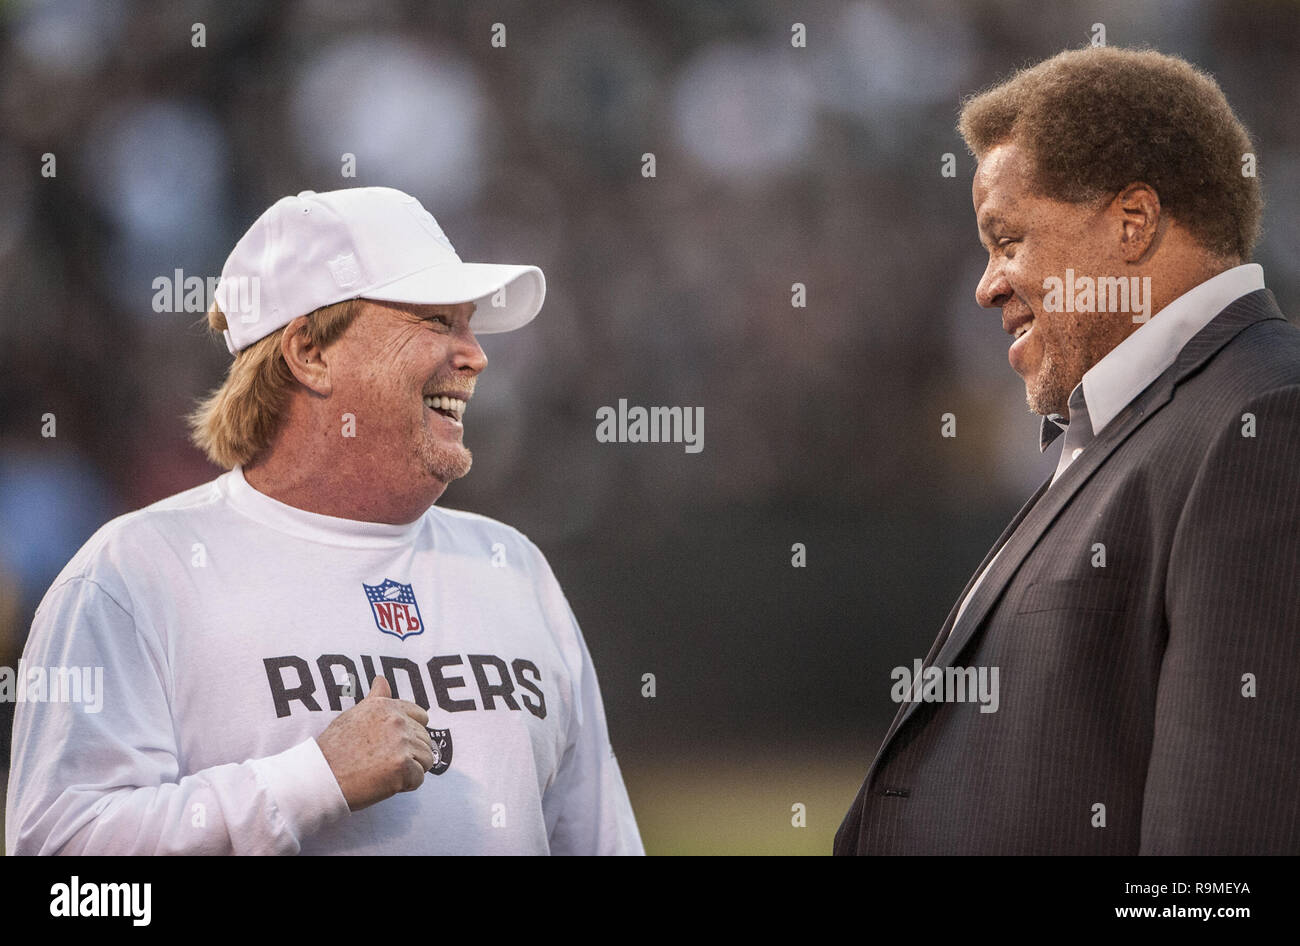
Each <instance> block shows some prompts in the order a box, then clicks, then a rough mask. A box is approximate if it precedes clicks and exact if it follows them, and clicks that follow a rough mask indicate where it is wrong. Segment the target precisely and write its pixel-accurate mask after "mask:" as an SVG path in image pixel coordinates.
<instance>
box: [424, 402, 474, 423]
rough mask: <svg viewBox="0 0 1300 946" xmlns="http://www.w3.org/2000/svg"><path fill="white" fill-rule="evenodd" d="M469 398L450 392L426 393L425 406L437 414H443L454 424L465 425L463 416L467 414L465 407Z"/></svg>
mask: <svg viewBox="0 0 1300 946" xmlns="http://www.w3.org/2000/svg"><path fill="white" fill-rule="evenodd" d="M467 400H468V399H461V398H458V397H454V396H452V395H450V394H426V395H424V406H425V407H426V408H428V409H429V410H431V411H433V412H434V413H435V414H441V415H442V416H443V417H445V418H446V419H447V420H448V421H449V422H450V423H451V424H452V425H453V426H455V427H462V426H464V425H463V424H462V422H461V418H463V417H464V416H465V408H466V407H467V406H468V405H467Z"/></svg>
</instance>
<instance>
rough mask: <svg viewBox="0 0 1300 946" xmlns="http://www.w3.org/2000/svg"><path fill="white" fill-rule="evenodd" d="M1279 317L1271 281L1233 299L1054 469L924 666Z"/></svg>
mask: <svg viewBox="0 0 1300 946" xmlns="http://www.w3.org/2000/svg"><path fill="white" fill-rule="evenodd" d="M1273 318H1276V319H1284V318H1285V316H1283V315H1282V313H1281V311H1280V310H1279V309H1278V307H1277V302H1276V300H1275V299H1274V298H1273V294H1272V293H1271V292H1269V291H1268V290H1267V289H1261V290H1259V291H1257V292H1252V293H1250V294H1248V295H1245V296H1242V297H1241V298H1240V299H1238V300H1236V301H1235V302H1233V303H1232V304H1231V305H1229V306H1228V307H1227V308H1226V309H1224V310H1223V311H1222V312H1221V313H1219V315H1217V316H1215V318H1214V319H1213V320H1212V321H1211V322H1210V323H1209V324H1208V325H1206V326H1205V328H1203V329H1201V331H1200V332H1198V333H1197V334H1196V335H1195V336H1193V337H1192V339H1191V340H1190V341H1189V342H1188V343H1187V344H1186V345H1184V346H1183V349H1182V351H1181V352H1179V355H1178V358H1177V359H1176V360H1175V361H1174V364H1172V365H1170V366H1169V368H1168V369H1167V370H1166V371H1165V372H1164V373H1163V374H1161V375H1160V377H1158V378H1157V379H1156V380H1155V381H1153V382H1152V383H1151V384H1150V385H1149V386H1148V387H1147V388H1146V389H1145V390H1144V391H1143V392H1142V393H1141V394H1139V395H1138V396H1137V397H1136V398H1134V399H1133V400H1132V401H1131V402H1130V403H1129V404H1128V405H1127V406H1126V407H1125V408H1124V409H1123V410H1122V411H1120V413H1119V415H1118V416H1116V417H1115V419H1114V420H1112V421H1111V422H1110V423H1109V424H1107V425H1106V429H1105V430H1103V431H1102V433H1101V435H1100V436H1098V437H1097V438H1096V439H1094V440H1093V441H1092V443H1090V444H1089V445H1088V447H1087V449H1085V450H1084V451H1083V453H1081V454H1080V455H1079V458H1078V459H1077V460H1075V461H1074V462H1073V463H1071V464H1070V466H1069V467H1068V468H1067V469H1066V471H1065V472H1064V473H1062V474H1061V478H1060V479H1059V480H1057V481H1056V484H1055V485H1054V486H1052V485H1051V477H1048V479H1047V481H1046V482H1045V483H1043V485H1042V486H1040V487H1039V488H1038V491H1037V492H1036V493H1034V495H1033V496H1032V497H1031V498H1030V499H1029V501H1028V502H1027V503H1025V505H1024V507H1022V508H1021V510H1020V512H1019V513H1017V514H1016V518H1015V519H1013V520H1012V521H1011V524H1010V525H1009V526H1007V528H1006V529H1005V530H1003V533H1002V535H1001V537H1000V538H999V539H998V541H997V542H996V543H995V544H994V546H993V548H992V549H991V550H990V551H989V553H988V554H987V555H985V556H984V561H983V562H981V563H980V566H979V568H977V569H976V570H975V574H974V575H973V576H971V580H970V581H968V582H967V583H966V588H965V589H964V590H963V591H962V593H961V596H960V597H958V599H957V604H956V605H954V606H953V609H952V611H951V612H950V613H949V615H948V620H947V621H945V622H944V626H943V630H942V631H940V633H939V636H938V638H937V639H936V640H935V643H934V645H933V646H932V647H931V648H930V653H929V654H927V655H926V659H925V661H924V666H926V667H929V666H937V667H940V668H944V667H948V666H950V665H951V664H952V662H953V661H954V660H955V659H956V657H957V655H959V654H960V653H961V651H962V649H963V648H964V647H965V646H966V645H967V643H969V642H970V640H971V638H972V637H973V636H974V635H975V633H976V631H977V630H978V629H979V628H980V627H981V626H982V625H983V623H984V620H985V618H987V617H988V614H989V612H990V611H991V610H992V608H993V606H994V605H995V604H996V603H997V602H998V600H999V599H1000V598H1001V597H1002V594H1003V592H1004V591H1006V588H1007V585H1008V584H1010V582H1011V579H1012V578H1013V577H1014V576H1015V574H1016V572H1017V571H1018V570H1019V568H1020V566H1021V564H1022V563H1023V562H1024V560H1025V558H1026V557H1028V555H1029V553H1030V552H1031V551H1033V549H1034V547H1035V546H1037V545H1038V542H1039V541H1040V540H1041V539H1042V537H1043V535H1044V533H1045V532H1047V529H1048V527H1049V526H1051V524H1052V523H1053V522H1054V521H1055V520H1056V517H1057V516H1058V515H1060V513H1061V510H1063V509H1064V508H1065V507H1066V505H1068V504H1069V502H1070V500H1072V499H1073V498H1074V495H1075V494H1076V493H1077V492H1078V491H1079V489H1080V488H1081V487H1082V486H1083V484H1084V483H1086V482H1087V481H1088V479H1089V478H1090V477H1091V476H1092V474H1093V473H1094V472H1096V470H1097V469H1098V468H1099V467H1100V466H1101V465H1102V464H1103V463H1105V462H1106V461H1107V459H1109V458H1110V455H1111V454H1112V453H1114V452H1115V450H1116V449H1117V448H1118V447H1119V445H1120V444H1122V443H1123V442H1124V441H1125V440H1127V439H1128V438H1129V436H1130V435H1132V433H1133V432H1134V431H1135V430H1137V429H1138V428H1139V427H1141V426H1142V424H1144V423H1146V421H1147V420H1149V419H1150V418H1151V417H1152V416H1153V415H1154V414H1155V413H1156V412H1157V411H1159V410H1160V409H1161V408H1162V407H1163V406H1164V405H1165V404H1167V403H1168V402H1169V400H1170V399H1171V398H1172V397H1173V393H1174V389H1175V388H1176V387H1177V385H1178V384H1179V382H1181V381H1182V380H1184V379H1185V378H1187V377H1188V376H1190V375H1191V374H1192V373H1194V372H1195V371H1197V370H1199V369H1200V368H1201V366H1202V365H1204V364H1205V363H1206V362H1207V361H1209V359H1210V358H1211V357H1213V356H1214V355H1215V354H1216V353H1217V352H1218V351H1219V349H1221V348H1223V346H1224V345H1226V344H1227V343H1228V342H1230V341H1231V340H1232V339H1233V338H1235V337H1236V336H1237V335H1238V334H1239V333H1240V332H1241V331H1242V330H1244V329H1246V328H1247V327H1249V326H1250V325H1253V324H1254V323H1256V322H1259V321H1263V320H1265V319H1273ZM1049 486H1050V487H1051V488H1049ZM999 549H1001V550H1002V553H1001V554H1000V555H998V559H997V561H996V562H995V563H994V565H993V568H992V569H991V570H990V571H989V574H988V576H987V577H986V578H985V579H984V581H983V582H982V583H981V584H980V586H979V588H978V590H976V592H975V594H974V595H973V596H972V598H971V601H970V604H968V605H967V606H966V610H965V612H964V613H963V614H962V616H961V621H959V622H957V625H956V627H953V626H952V625H953V621H954V619H955V617H956V614H957V610H958V607H959V605H960V603H961V601H962V600H963V599H964V598H965V597H966V595H967V594H968V593H969V591H970V587H971V585H972V584H973V583H974V581H975V579H976V577H977V576H978V575H979V574H980V573H981V572H982V571H983V570H984V567H985V566H986V565H987V564H988V562H989V560H990V559H991V558H992V557H993V556H994V555H997V554H998V550H999ZM949 628H951V633H949ZM919 705H920V704H919V703H904V704H903V707H902V709H901V710H900V711H899V712H898V714H897V715H896V716H895V718H894V722H893V723H892V724H891V725H890V727H889V731H888V733H887V734H886V735H885V739H884V741H883V742H882V744H881V746H880V750H879V752H878V753H877V754H876V760H875V762H873V763H872V770H874V769H875V767H876V765H877V764H879V762H880V759H881V757H882V756H883V755H884V753H885V750H886V748H887V747H888V746H889V743H890V741H891V740H892V739H893V737H894V735H895V734H897V732H898V731H899V729H901V728H902V727H903V725H904V724H905V723H906V722H907V720H908V719H909V718H911V716H912V714H913V713H915V712H916V709H917V707H918V706H919ZM868 778H870V773H868Z"/></svg>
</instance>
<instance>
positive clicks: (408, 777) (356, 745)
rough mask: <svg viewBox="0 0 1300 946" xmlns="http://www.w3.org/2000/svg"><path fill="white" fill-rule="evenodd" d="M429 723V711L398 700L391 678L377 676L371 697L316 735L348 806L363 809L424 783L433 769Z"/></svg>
mask: <svg viewBox="0 0 1300 946" xmlns="http://www.w3.org/2000/svg"><path fill="white" fill-rule="evenodd" d="M428 721H429V714H428V713H426V712H425V711H424V710H422V709H421V708H420V707H418V706H416V705H415V704H414V703H412V702H410V701H409V700H395V699H393V698H392V691H391V690H390V689H389V688H388V681H387V680H386V679H385V678H384V677H375V679H374V682H373V683H371V684H370V692H369V693H368V694H366V698H365V699H364V700H362V701H361V702H360V703H358V704H357V705H356V706H354V707H352V708H351V709H349V710H345V711H344V712H343V713H341V714H340V715H339V716H337V717H336V718H335V719H334V721H333V722H332V723H330V724H329V726H327V727H326V729H325V731H324V732H323V733H321V734H320V735H319V736H317V737H316V743H317V745H319V746H320V751H321V754H322V755H324V756H325V761H326V762H328V763H329V764H330V770H331V771H333V773H334V777H335V778H336V779H338V783H339V788H340V789H342V790H343V797H344V798H346V799H347V800H348V807H349V808H351V809H352V810H353V811H360V810H361V809H362V808H367V807H369V806H370V805H373V804H374V803H375V802H378V801H383V800H384V799H385V798H391V797H392V796H393V795H396V794H397V793H398V792H410V791H414V790H415V789H417V788H419V787H420V786H421V785H423V784H424V775H425V773H426V772H428V771H429V769H430V768H432V767H433V744H432V743H431V742H430V741H429V732H428V730H427V729H425V728H424V724H425V723H427V722H428Z"/></svg>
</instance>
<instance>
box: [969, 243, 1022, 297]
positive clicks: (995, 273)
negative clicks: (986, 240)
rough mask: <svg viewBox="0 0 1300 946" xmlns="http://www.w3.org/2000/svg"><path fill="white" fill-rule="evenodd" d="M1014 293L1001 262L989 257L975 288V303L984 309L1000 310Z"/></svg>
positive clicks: (996, 258) (994, 257)
mask: <svg viewBox="0 0 1300 946" xmlns="http://www.w3.org/2000/svg"><path fill="white" fill-rule="evenodd" d="M1014 295H1015V291H1014V290H1013V289H1012V288H1011V282H1010V281H1009V280H1008V279H1007V277H1006V273H1005V271H1004V270H1003V268H1002V261H1001V260H1000V259H999V258H998V257H996V256H992V255H990V256H989V264H988V266H986V267H985V268H984V275H983V276H982V277H981V278H980V281H979V285H977V286H976V287H975V301H976V302H978V303H979V304H980V305H981V306H983V307H984V308H986V309H1000V308H1002V307H1003V306H1004V305H1006V304H1007V303H1008V302H1010V301H1011V298H1012V296H1014Z"/></svg>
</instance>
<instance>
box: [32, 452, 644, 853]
mask: <svg viewBox="0 0 1300 946" xmlns="http://www.w3.org/2000/svg"><path fill="white" fill-rule="evenodd" d="M69 668H78V669H83V668H89V669H90V670H91V671H93V672H91V673H88V674H85V679H86V680H87V681H91V680H93V679H94V673H97V672H98V670H99V669H102V673H103V676H102V679H103V684H102V693H98V694H95V695H94V700H93V702H92V700H91V699H90V695H89V694H88V693H85V692H83V693H80V694H74V693H73V692H71V690H70V688H68V687H67V686H66V685H64V686H63V687H62V692H60V691H59V688H58V687H40V686H26V687H25V692H24V694H23V697H24V698H23V700H22V701H21V702H19V704H18V706H17V709H16V714H15V720H14V739H13V759H12V766H11V769H10V774H9V789H8V803H7V811H6V819H7V824H6V847H7V851H8V853H10V854H23V853H44V854H53V853H86V854H91V853H104V854H123V853H208V854H228V853H235V854H292V853H299V852H301V853H318V854H328V853H346V854H497V853H527V854H545V853H553V854H555V853H587V854H640V853H644V851H643V849H642V846H641V840H640V836H639V834H638V831H637V827H636V822H635V819H634V817H633V814H632V809H631V805H630V803H629V801H628V797H627V793H626V790H625V788H624V785H623V780H622V776H621V774H620V772H619V769H618V764H617V762H616V760H615V758H614V755H613V752H612V750H611V748H610V745H609V738H608V734H607V730H606V725H605V716H604V710H603V706H602V702H601V696H600V690H599V687H598V685H597V681H596V673H595V669H594V668H593V666H592V662H591V656H590V654H589V653H588V651H587V647H586V644H585V642H584V640H583V637H582V633H581V631H580V630H579V628H578V625H577V622H576V620H575V619H574V616H573V613H572V611H571V610H570V608H569V606H568V603H567V602H566V600H565V598H564V595H563V592H562V591H561V590H560V587H559V584H558V583H557V582H556V580H555V577H554V575H553V574H552V572H551V570H550V568H549V566H548V565H547V563H546V560H545V559H544V558H543V556H542V554H541V553H540V552H539V551H538V549H537V548H536V546H534V545H533V544H532V543H531V542H529V541H528V539H527V538H525V537H524V536H523V535H521V534H520V533H519V532H517V531H515V530H514V529H512V528H510V527H508V526H505V525H503V524H501V523H498V522H495V521H493V520H491V519H487V518H485V517H482V516H477V515H473V514H470V513H464V512H456V511H451V510H445V509H439V508H436V507H433V508H430V509H429V510H428V511H427V512H426V513H425V515H424V516H422V517H421V518H420V519H418V520H416V521H415V522H413V523H410V524H408V525H397V526H394V525H384V524H379V523H366V522H354V521H351V520H344V519H337V518H333V517H329V516H320V515H315V514H312V513H308V512H305V511H303V510H300V509H296V508H294V507H291V506H287V505H285V504H283V503H279V502H277V501H275V500H273V499H271V498H270V497H267V496H265V495H263V494H261V493H259V492H258V491H256V490H255V489H253V488H252V487H251V486H250V485H249V484H248V483H247V482H246V481H245V480H244V478H243V476H242V473H241V472H240V471H239V470H238V469H236V470H234V471H232V472H230V473H227V474H225V475H223V476H221V477H219V478H218V479H216V480H215V481H213V482H211V483H208V484H206V485H204V486H200V487H197V488H195V489H192V490H189V491H187V492H184V493H181V494H179V495H177V496H174V497H171V498H170V499H167V500H164V501H162V502H160V503H157V504H155V505H153V506H150V507H148V508H146V509H143V510H140V511H138V512H135V513H132V514H130V515H127V516H123V517H121V518H119V519H116V520H114V521H113V522H111V523H109V524H108V525H106V526H104V527H103V528H102V529H100V530H99V532H97V533H96V534H95V535H94V536H93V537H92V538H91V539H90V541H88V542H87V543H86V545H85V546H84V547H83V548H82V549H81V551H80V552H79V553H78V554H77V555H76V557H75V558H73V560H72V561H71V562H70V563H69V564H68V566H67V567H66V568H65V569H64V570H63V572H62V573H61V574H60V575H59V577H58V578H57V579H56V580H55V582H54V584H53V586H52V587H51V588H50V590H49V592H48V593H47V594H46V596H45V598H44V600H43V601H42V603H41V605H40V607H39V608H38V610H37V612H36V618H35V621H34V622H33V626H32V631H31V634H30V636H29V638H28V641H27V645H26V648H25V650H24V654H23V661H22V664H21V665H20V668H19V669H20V673H21V677H22V680H21V681H20V682H21V683H22V684H24V685H27V684H36V683H37V682H38V677H40V678H44V679H45V680H53V679H54V678H55V677H56V676H58V675H59V674H60V672H61V669H62V671H63V672H65V673H66V670H67V669H69ZM38 671H39V673H38ZM377 674H382V675H384V676H385V677H387V679H388V682H389V686H390V688H391V689H392V691H393V695H394V696H397V697H401V698H403V699H408V700H412V701H414V702H417V703H419V704H420V705H422V706H425V707H427V709H428V711H429V723H428V726H429V728H430V729H431V730H432V731H433V733H434V735H435V742H437V743H438V744H439V763H438V764H437V765H435V769H434V771H433V772H431V773H429V774H428V775H426V776H425V780H424V784H423V785H422V786H421V787H420V788H418V789H416V790H415V791H412V792H406V793H400V794H398V795H395V796H393V797H391V798H389V799H386V800H385V801H382V802H379V803H377V804H375V805H373V806H371V807H369V808H366V809H363V810H362V811H358V812H349V810H348V805H347V802H346V801H345V799H344V797H343V794H342V792H341V791H340V789H339V786H338V783H337V781H336V780H335V778H334V776H333V774H332V772H331V771H330V768H329V765H328V763H327V762H326V761H325V758H324V756H323V755H322V754H321V751H320V748H319V747H318V745H317V743H316V741H315V737H316V736H318V735H319V734H320V733H321V732H322V731H323V730H324V729H325V727H326V726H328V725H329V723H330V722H331V721H332V720H333V719H335V718H336V717H337V716H338V715H339V714H340V713H341V712H343V711H344V710H346V709H347V708H349V707H350V706H352V705H354V703H355V702H356V701H357V700H359V699H361V698H363V697H364V695H365V693H366V692H368V690H369V685H370V681H371V680H372V679H373V677H374V676H375V675H377ZM74 696H77V697H79V700H74V699H73V697H74ZM95 703H98V704H99V705H98V706H96V705H94V704H95Z"/></svg>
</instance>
